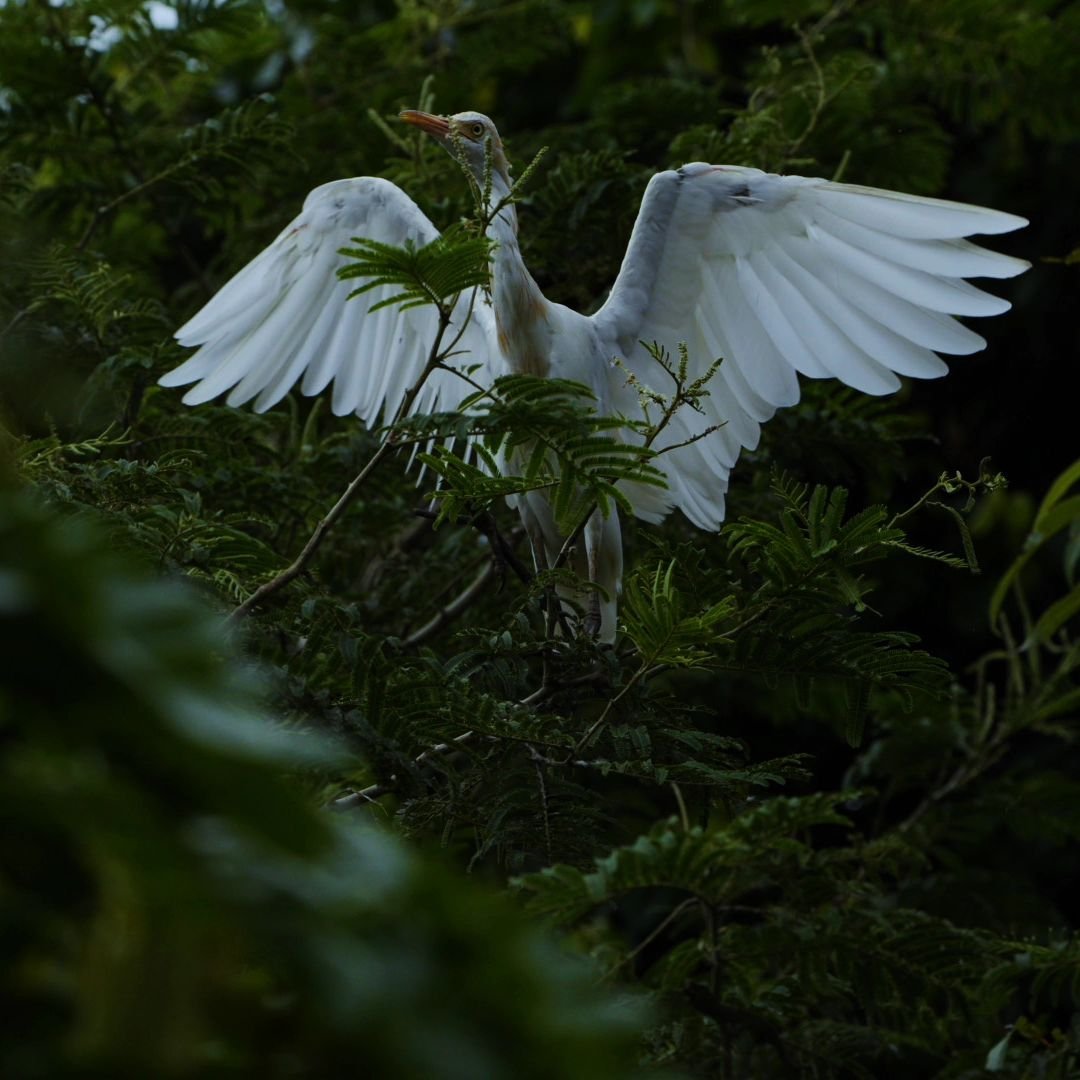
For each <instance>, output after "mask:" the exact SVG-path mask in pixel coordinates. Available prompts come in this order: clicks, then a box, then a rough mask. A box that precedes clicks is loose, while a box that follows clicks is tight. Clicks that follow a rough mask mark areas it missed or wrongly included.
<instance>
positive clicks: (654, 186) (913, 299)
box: [161, 112, 1028, 640]
mask: <svg viewBox="0 0 1080 1080" xmlns="http://www.w3.org/2000/svg"><path fill="white" fill-rule="evenodd" d="M402 115H403V118H404V119H406V120H407V121H409V122H410V123H413V124H415V125H417V126H418V127H421V128H422V129H423V130H425V131H427V132H428V133H430V134H431V135H433V136H434V137H435V138H437V139H439V140H440V141H441V142H443V143H444V144H447V145H449V144H450V142H451V141H453V142H454V144H455V145H457V146H460V147H462V148H463V149H464V151H465V153H466V156H467V160H468V163H469V165H470V166H471V167H472V168H473V171H474V173H475V174H476V175H477V178H478V180H481V179H482V177H483V170H484V146H485V142H489V144H490V146H491V147H492V154H493V162H494V170H493V188H492V198H493V199H496V200H498V199H500V198H502V197H503V196H504V195H506V194H507V193H508V192H509V190H510V177H509V167H508V165H507V164H506V160H505V157H504V156H503V153H502V145H501V143H500V141H499V137H498V133H497V132H496V130H495V127H494V125H493V124H492V123H491V121H490V120H489V119H488V118H487V117H485V116H482V115H481V114H479V113H459V114H457V115H456V116H454V117H450V118H442V117H435V116H431V115H430V114H427V113H419V112H408V113H403V114H402ZM1025 224H1027V222H1026V221H1025V220H1024V219H1023V218H1020V217H1017V216H1015V215H1012V214H1006V213H1001V212H999V211H996V210H988V209H984V208H982V207H977V206H967V205H964V204H961V203H954V202H946V201H943V200H940V199H928V198H922V197H919V196H914V195H902V194H898V193H895V192H889V191H878V190H875V189H873V188H865V187H858V186H855V185H851V184H838V183H831V182H829V181H826V180H821V179H814V178H809V177H801V176H775V175H772V174H768V173H764V172H761V171H760V170H758V169H750V168H740V167H735V166H722V165H708V164H705V163H702V162H695V163H693V164H690V165H684V166H683V167H682V168H681V169H679V170H677V171H667V172H662V173H659V174H658V175H656V176H654V177H653V178H652V180H651V181H650V182H649V185H648V188H647V189H646V192H645V196H644V199H643V200H642V204H641V210H640V212H639V214H638V219H637V223H636V224H635V226H634V231H633V235H632V236H631V239H630V244H629V247H628V249H627V252H626V256H625V258H624V259H623V264H622V268H621V269H620V271H619V275H618V277H617V279H616V281H615V284H614V287H613V288H612V290H611V294H610V296H609V297H608V299H607V302H606V303H605V304H604V305H603V307H601V308H600V310H599V311H597V312H596V314H595V315H593V316H591V317H588V318H586V317H585V316H582V315H579V314H578V313H576V312H573V311H571V310H570V309H568V308H566V307H563V306H562V305H560V304H553V303H551V302H550V301H548V300H546V299H545V298H544V297H543V295H542V294H541V293H540V290H539V288H538V287H537V285H536V283H535V282H534V281H533V279H532V277H531V276H530V275H529V273H528V270H527V269H526V268H525V265H524V262H523V261H522V259H521V255H520V251H519V249H518V244H517V219H516V214H515V211H514V209H513V206H512V205H511V206H507V207H506V208H505V209H503V210H502V211H501V212H500V214H499V215H498V216H497V218H496V219H495V221H494V222H493V223H492V225H491V227H490V230H489V231H490V233H491V235H492V237H493V239H494V240H495V241H496V245H497V246H496V250H495V256H494V259H493V266H492V290H491V300H490V302H489V301H488V300H486V299H484V298H483V297H480V298H479V299H478V300H477V302H475V303H474V304H473V308H472V318H471V319H470V320H469V322H468V325H466V326H465V327H464V331H463V334H462V338H461V341H460V344H459V350H460V352H459V354H458V355H457V356H456V357H455V358H454V359H453V361H452V363H453V364H457V365H460V366H461V367H463V368H472V367H475V366H476V365H480V366H479V368H478V369H477V370H475V371H473V372H472V373H471V379H472V380H473V381H474V382H475V381H481V382H488V381H490V380H491V379H493V378H494V377H495V376H497V375H498V374H500V373H502V372H505V371H524V372H529V373H532V374H542V375H549V376H555V377H560V378H568V379H574V380H576V381H578V382H582V383H584V384H586V385H587V386H589V387H591V388H592V389H593V391H594V392H595V393H596V396H597V400H598V408H599V409H601V410H603V411H605V412H607V413H614V414H621V415H624V416H627V417H635V418H640V416H641V406H640V401H639V397H638V394H637V392H636V390H634V389H633V388H632V387H630V386H628V385H627V380H626V375H625V373H624V370H623V368H626V369H628V370H629V371H631V372H632V373H633V374H634V375H635V376H636V377H637V378H638V379H639V380H640V381H641V383H643V384H644V385H645V386H647V387H651V388H652V389H654V390H656V391H658V392H660V393H663V394H668V393H670V391H671V386H670V381H671V380H670V377H669V376H668V375H667V374H666V373H665V372H664V371H663V370H662V368H661V367H660V365H659V364H657V362H656V361H655V359H653V357H652V356H651V355H650V353H649V352H648V350H647V349H646V347H645V345H646V344H652V343H656V344H658V345H660V346H661V347H663V348H664V349H666V350H667V351H668V352H669V353H671V354H672V355H675V354H676V353H677V350H678V346H679V344H680V343H685V344H686V346H687V349H688V352H689V356H690V360H691V373H692V374H693V375H694V376H695V377H696V376H699V375H702V374H704V373H705V372H706V371H707V370H708V368H709V366H710V365H711V364H712V362H713V361H714V360H715V359H717V358H718V357H723V360H724V363H723V365H722V366H721V368H720V370H719V371H718V372H717V373H716V375H715V376H714V377H713V380H712V382H711V383H710V395H709V397H708V398H706V399H704V401H703V403H702V404H703V409H702V411H701V412H697V411H695V410H692V409H683V410H680V411H679V412H678V413H676V415H675V417H674V419H673V421H672V422H671V424H670V425H669V427H668V428H667V429H666V430H665V431H664V432H663V434H662V435H661V436H660V439H659V440H658V441H657V443H656V444H655V448H656V449H658V450H663V449H664V448H665V447H675V448H674V449H672V450H670V452H668V453H664V454H662V455H661V456H660V457H659V458H658V459H657V462H656V463H657V464H658V465H659V466H661V467H662V468H663V469H664V471H665V473H666V476H667V482H668V489H667V490H666V491H658V490H657V489H653V488H648V487H645V486H644V485H630V486H628V487H627V494H628V495H629V497H630V499H631V502H632V503H633V506H634V511H635V513H636V514H637V515H638V516H640V517H642V518H645V519H646V520H650V521H656V520H659V519H660V518H661V517H662V516H663V515H664V514H665V513H667V512H668V511H670V510H671V509H673V508H678V509H680V510H682V511H683V513H684V514H685V515H686V516H687V517H688V518H689V519H690V520H691V521H692V522H693V523H694V524H695V525H698V526H699V527H701V528H704V529H716V528H718V527H719V525H720V523H721V522H722V521H723V518H724V500H725V495H726V492H727V487H728V476H729V473H730V471H731V468H732V467H733V466H734V464H735V461H736V459H737V458H738V456H739V453H740V451H741V450H742V449H743V448H744V447H746V448H750V449H752V448H754V447H755V446H756V445H757V442H758V438H759V435H760V425H761V424H762V423H764V422H765V421H767V420H768V419H769V418H770V417H771V416H772V415H773V413H774V412H775V411H776V410H777V409H778V408H781V407H784V406H788V405H793V404H795V402H797V401H798V399H799V380H798V374H797V373H801V374H802V375H804V376H807V377H810V378H827V377H831V378H838V379H840V380H841V381H843V382H844V383H846V384H848V385H849V386H852V387H855V388H856V389H858V390H861V391H863V392H865V393H868V394H885V393H889V392H891V391H893V390H895V389H897V387H898V386H899V385H900V382H899V379H898V377H897V376H898V375H906V376H911V377H914V378H924V379H926V378H936V377H938V376H940V375H943V374H945V372H946V370H947V368H946V365H945V364H944V362H943V361H942V360H941V359H940V357H939V356H938V355H937V354H938V353H946V354H956V355H964V354H968V353H972V352H975V351H977V350H979V349H981V348H983V347H984V346H985V344H986V342H985V341H984V340H983V338H981V337H980V336H979V335H978V334H976V333H974V332H973V331H972V330H970V329H968V328H967V327H965V326H964V325H962V324H961V323H959V322H958V321H957V320H956V319H955V318H954V317H953V316H955V315H963V316H987V315H997V314H1000V313H1001V312H1003V311H1007V310H1008V308H1009V303H1008V301H1005V300H1002V299H1000V298H999V297H996V296H993V295H991V294H989V293H986V292H983V291H982V290H980V289H977V288H975V287H974V286H972V285H970V284H969V283H968V282H967V281H965V280H964V279H965V278H967V277H991V278H1007V277H1013V276H1014V275H1016V274H1019V273H1021V272H1022V271H1023V270H1025V269H1027V267H1028V264H1027V263H1026V262H1024V261H1023V260H1020V259H1015V258H1011V257H1009V256H1006V255H1001V254H998V253H996V252H993V251H988V250H986V249H983V248H980V247H977V246H975V245H974V244H972V243H970V242H968V241H967V240H966V239H964V238H965V237H967V236H971V235H976V234H996V233H1004V232H1009V231H1010V230H1013V229H1017V228H1020V227H1021V226H1022V225H1025ZM437 235H438V232H437V230H436V228H435V226H434V225H432V223H431V222H430V221H429V220H428V219H427V217H425V216H424V214H423V213H422V212H421V211H420V210H419V208H418V207H417V206H416V204H415V203H413V201H412V200H411V199H409V198H408V196H406V195H405V194H404V193H402V192H401V191H400V190H399V189H398V188H397V187H395V186H394V185H393V184H391V183H389V182H388V181H386V180H380V179H377V178H373V177H362V178H358V179H352V180H339V181H336V182H334V183H330V184H324V185H323V186H322V187H319V188H316V189H315V190H314V191H313V192H312V193H311V194H310V195H309V196H308V198H307V200H306V201H305V203H304V208H303V211H302V212H301V214H300V216H299V217H298V218H297V219H296V220H295V221H294V222H293V223H292V224H291V225H289V226H288V227H287V228H286V229H285V231H284V232H282V233H281V235H280V236H278V238H277V239H276V240H275V241H274V242H273V243H272V244H271V245H270V247H269V248H267V250H266V251H264V252H263V253H262V254H261V255H259V256H258V257H257V258H255V259H254V260H253V261H252V262H250V263H249V264H248V265H247V266H246V267H244V268H243V269H242V270H241V271H240V272H239V273H238V274H237V275H236V276H235V277H234V278H232V280H231V281H229V282H228V283H227V284H226V285H225V286H224V287H223V288H222V289H221V291H220V292H219V293H218V294H217V295H216V296H215V297H214V298H213V299H212V300H211V301H210V302H209V303H208V304H207V305H206V306H205V307H204V308H203V309H202V310H201V311H200V312H199V313H198V314H197V315H195V316H194V318H192V319H191V320H190V321H189V322H188V323H186V324H185V325H184V326H183V327H181V329H180V330H179V331H178V332H177V335H176V336H177V339H178V340H179V341H180V342H181V344H184V345H193V346H198V347H199V348H198V351H197V352H196V353H195V354H194V355H193V356H192V357H191V358H190V359H188V360H187V361H186V362H185V363H184V364H182V365H180V367H178V368H176V369H175V370H174V371H171V372H169V373H168V374H167V375H165V376H164V377H163V378H162V379H161V382H162V384H163V385H165V386H179V385H186V384H189V383H194V384H195V385H194V386H193V387H192V389H190V390H189V391H188V392H187V394H186V395H185V396H184V401H185V402H187V403H189V404H193V405H194V404H198V403H200V402H203V401H208V400H210V399H211V398H214V397H217V396H218V395H220V394H222V393H224V392H225V391H229V394H228V398H227V399H226V400H227V401H228V402H229V403H230V404H232V405H239V404H242V403H244V402H247V401H250V400H252V399H254V403H255V408H256V409H257V410H263V409H267V408H269V407H270V406H272V405H274V404H275V403H276V402H278V401H279V400H280V399H281V398H282V397H283V396H284V395H285V394H286V393H288V391H289V390H290V389H291V388H292V387H293V386H294V385H296V384H297V383H298V382H299V383H300V388H301V390H302V391H303V392H304V393H305V394H317V393H320V392H322V391H323V390H324V389H325V388H326V387H327V386H330V385H331V384H332V391H331V401H332V405H333V409H334V412H335V413H337V414H339V415H340V414H347V413H356V414H357V415H358V416H360V417H361V418H362V419H363V420H364V421H365V422H366V423H368V424H374V423H377V422H378V421H379V420H380V418H383V419H389V418H390V417H392V416H393V415H394V414H395V412H396V411H397V409H398V408H399V406H400V404H401V402H402V400H403V398H404V396H405V394H406V392H407V391H408V389H409V388H410V387H411V386H412V385H413V384H414V383H415V381H416V379H417V377H418V376H419V374H420V372H421V371H422V370H423V367H424V364H425V361H426V359H427V354H428V350H429V348H430V346H431V342H432V339H433V336H434V334H435V331H436V318H435V314H434V312H433V310H432V309H431V308H422V307H421V308H410V309H408V310H406V311H401V310H399V309H398V308H396V307H386V308H381V309H380V310H378V311H374V312H373V311H371V308H372V307H374V306H375V305H376V304H378V303H379V301H380V300H383V299H385V298H386V297H387V296H388V295H389V292H388V290H386V289H375V290H372V291H370V292H367V293H364V294H363V295H361V296H360V297H358V298H356V299H353V300H350V301H349V302H348V303H346V302H345V298H346V296H347V295H348V293H349V292H350V291H351V283H349V282H343V281H339V280H338V279H337V277H336V270H337V269H338V267H339V266H341V265H342V264H343V263H344V261H345V260H344V258H343V257H342V256H340V255H339V254H338V251H339V249H340V248H342V247H345V246H347V245H348V244H349V243H350V241H351V240H352V238H353V237H358V236H360V237H367V238H371V239H375V240H381V241H384V242H386V243H391V244H402V243H404V242H405V241H406V240H410V241H413V242H415V243H417V244H418V245H419V244H425V243H428V242H430V241H431V240H433V239H434V238H435V237H436V236H437ZM470 299H475V298H469V297H461V298H459V300H458V303H457V307H456V309H455V318H456V319H457V321H458V324H459V325H457V326H456V327H455V328H454V332H456V331H457V330H460V329H461V328H462V327H461V323H462V322H463V321H464V320H465V316H466V313H467V312H468V310H469V304H470ZM616 358H618V360H619V361H620V362H621V366H620V365H616V364H615V363H614V361H615V359H616ZM473 389H474V387H473V385H472V384H471V383H470V382H466V381H465V380H464V379H461V378H458V377H457V376H456V375H454V374H453V373H451V372H444V371H439V372H436V373H435V374H434V375H433V376H432V377H431V378H430V380H429V382H428V383H427V384H425V387H424V390H423V392H422V393H421V394H420V396H419V397H418V399H417V400H416V402H415V404H414V410H415V411H417V412H429V411H432V410H435V409H442V410H446V409H454V408H455V407H456V406H457V405H458V404H459V403H460V402H461V401H462V399H463V398H465V397H467V396H468V395H469V394H470V393H471V392H472V391H473ZM714 425H722V426H720V427H719V428H718V430H716V431H714V432H712V433H711V434H709V435H706V436H705V437H704V438H698V439H696V441H693V440H695V437H696V436H699V435H700V434H701V433H702V432H703V431H705V430H706V429H707V428H709V427H712V426H714ZM688 440H690V441H689V443H688V445H685V446H680V445H679V444H681V443H687V442H688ZM518 508H519V510H520V511H521V514H522V518H523V520H524V522H525V524H526V527H527V529H528V531H529V535H530V538H531V540H532V542H533V547H534V551H535V552H536V554H537V558H538V560H543V559H547V560H548V561H551V560H553V559H554V557H555V555H556V553H557V552H558V551H559V549H560V548H561V546H562V543H563V539H564V538H563V537H561V536H559V535H558V532H557V530H556V529H555V526H554V522H553V520H552V515H551V513H550V509H549V508H548V507H547V504H546V502H545V500H544V499H543V497H542V496H538V495H535V494H534V495H532V496H530V497H528V498H522V499H520V500H519V502H518ZM584 540H585V545H584V546H585V558H584V559H583V560H582V565H581V570H582V572H583V573H586V574H587V575H588V577H589V578H590V579H591V580H593V581H596V582H597V583H598V584H600V585H601V587H602V588H603V589H604V591H605V592H606V593H607V594H608V595H607V599H606V600H605V601H604V602H603V603H601V604H600V605H599V611H598V612H595V613H594V614H595V617H596V619H597V620H598V623H599V632H600V636H601V638H602V639H604V640H610V639H611V638H612V637H613V635H614V632H615V614H616V608H615V596H616V593H617V591H618V588H619V583H620V579H621V571H622V554H621V541H620V538H619V529H618V522H617V520H612V519H608V520H607V521H605V520H603V519H602V518H601V517H600V515H599V514H598V513H597V514H594V515H593V518H592V519H591V520H590V522H589V524H588V525H587V526H586V528H585V531H584Z"/></svg>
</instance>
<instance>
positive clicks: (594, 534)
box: [582, 510, 605, 637]
mask: <svg viewBox="0 0 1080 1080" xmlns="http://www.w3.org/2000/svg"><path fill="white" fill-rule="evenodd" d="M604 524H605V523H604V516H603V514H601V513H600V511H599V510H594V511H593V512H592V513H591V514H590V515H589V520H588V521H586V522H585V528H584V530H583V533H584V539H585V563H586V566H587V567H588V574H589V581H590V582H594V583H599V581H600V557H601V552H602V549H603V544H604ZM601 621H602V616H601V611H600V592H599V590H598V589H597V588H595V586H594V587H592V588H590V589H589V605H588V609H587V610H586V612H585V619H584V622H583V623H582V626H583V628H584V630H585V633H586V634H588V635H589V637H597V636H599V634H600V624H601Z"/></svg>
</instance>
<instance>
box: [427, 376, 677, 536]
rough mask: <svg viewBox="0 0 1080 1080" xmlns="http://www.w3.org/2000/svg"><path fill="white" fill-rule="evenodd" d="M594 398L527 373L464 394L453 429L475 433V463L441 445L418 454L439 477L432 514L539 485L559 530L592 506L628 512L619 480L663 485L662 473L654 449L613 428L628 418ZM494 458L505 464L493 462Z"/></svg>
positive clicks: (488, 502)
mask: <svg viewBox="0 0 1080 1080" xmlns="http://www.w3.org/2000/svg"><path fill="white" fill-rule="evenodd" d="M595 400H596V399H595V397H594V395H593V393H592V391H590V390H589V389H588V387H585V386H582V385H581V384H580V383H574V382H568V381H567V380H565V379H541V378H537V377H535V376H531V375H503V376H500V377H499V378H497V379H496V380H495V382H494V384H493V385H492V387H491V389H490V390H482V391H478V392H477V393H475V394H473V395H471V396H470V397H468V398H466V399H465V401H464V402H462V409H463V410H465V411H466V413H467V414H472V415H471V417H470V423H469V425H468V426H467V427H465V428H463V429H462V428H460V427H459V433H461V434H466V435H468V436H471V437H473V438H474V439H476V442H475V444H474V445H475V448H476V451H477V456H478V459H479V462H480V464H479V465H471V464H470V463H469V462H467V461H463V460H462V459H461V458H458V457H455V456H454V455H453V454H452V453H451V452H450V451H449V450H448V449H446V448H444V447H440V448H438V449H437V450H436V451H435V452H434V453H431V454H421V455H420V459H421V460H422V461H423V462H425V463H426V464H427V465H429V466H430V467H431V469H432V470H433V471H434V472H435V473H437V474H438V475H439V476H440V478H441V479H442V480H443V484H442V485H440V487H439V488H438V489H437V490H436V492H435V493H434V494H435V498H437V499H438V500H439V502H440V517H441V518H447V517H458V516H461V515H463V514H466V513H468V512H469V511H470V510H471V511H474V512H475V511H476V510H477V509H485V510H488V509H490V508H491V506H492V504H493V503H494V502H495V500H496V499H499V498H501V497H503V496H506V495H517V494H521V493H523V492H527V491H544V492H546V493H547V497H548V499H549V500H550V502H551V507H552V510H553V511H554V514H555V522H556V524H557V525H558V527H559V529H560V530H561V531H562V532H563V533H564V534H566V535H573V534H575V533H576V532H577V530H578V529H579V528H580V527H581V526H582V525H583V524H584V522H585V519H586V518H587V517H588V515H589V514H590V513H591V512H592V510H593V509H594V508H595V507H599V508H600V510H601V512H602V513H603V514H604V515H605V516H606V515H608V514H610V513H611V512H612V510H613V508H615V507H621V508H622V509H623V510H624V511H630V502H629V500H628V499H627V497H626V495H625V494H624V493H623V492H622V491H621V490H620V489H619V487H618V484H619V482H620V481H624V480H632V481H635V482H637V483H644V484H651V485H653V486H655V487H663V486H664V479H663V473H661V472H660V470H659V469H657V468H656V466H654V465H652V464H651V459H652V458H653V457H655V456H656V455H655V453H654V452H653V451H651V450H649V449H648V447H646V446H642V445H640V444H638V443H636V442H623V441H622V439H621V438H620V437H619V433H620V432H626V431H627V430H628V429H631V425H630V424H629V423H628V422H627V421H625V420H623V419H621V418H619V417H606V416H598V415H597V414H596V412H595V411H594V409H593V402H594V401H595ZM477 436H480V437H479V438H478V439H477V438H476V437H477ZM500 461H502V462H506V463H507V466H508V467H507V468H506V469H503V468H500Z"/></svg>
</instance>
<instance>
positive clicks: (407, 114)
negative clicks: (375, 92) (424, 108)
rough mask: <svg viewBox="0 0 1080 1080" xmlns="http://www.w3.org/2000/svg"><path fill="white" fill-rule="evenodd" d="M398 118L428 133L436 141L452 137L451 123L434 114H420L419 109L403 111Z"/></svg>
mask: <svg viewBox="0 0 1080 1080" xmlns="http://www.w3.org/2000/svg"><path fill="white" fill-rule="evenodd" d="M398 116H399V117H400V118H401V119H402V120H404V121H405V123H406V124H412V125H413V127H418V128H419V129H420V130H421V131H426V132H427V133H428V134H429V135H433V136H434V137H435V138H436V139H446V138H448V137H449V135H450V121H449V120H447V119H446V118H445V117H443V116H435V115H434V113H426V112H420V110H419V109H403V110H402V111H401V112H400V113H398Z"/></svg>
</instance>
